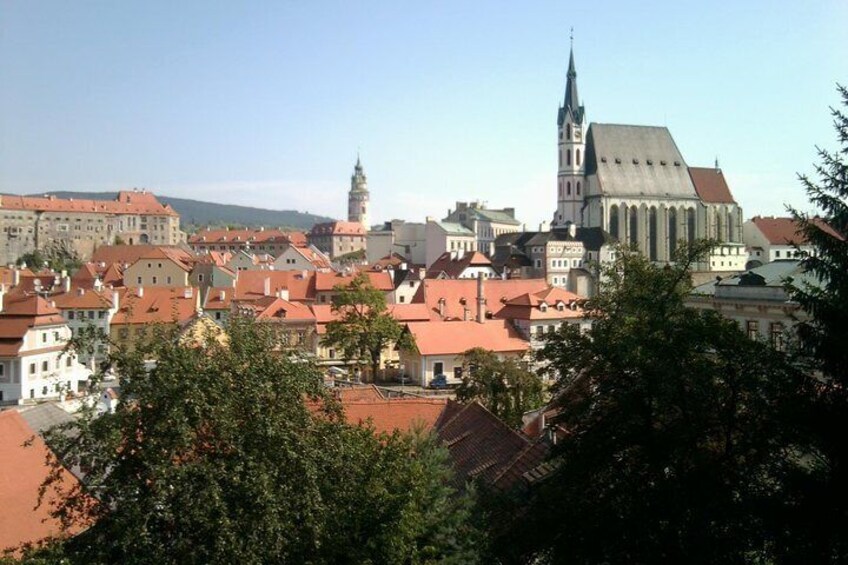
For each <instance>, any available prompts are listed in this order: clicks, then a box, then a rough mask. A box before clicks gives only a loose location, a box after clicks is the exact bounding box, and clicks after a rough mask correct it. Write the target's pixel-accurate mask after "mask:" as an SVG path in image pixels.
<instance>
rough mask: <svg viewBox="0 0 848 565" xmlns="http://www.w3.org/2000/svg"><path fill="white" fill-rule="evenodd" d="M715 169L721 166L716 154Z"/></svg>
mask: <svg viewBox="0 0 848 565" xmlns="http://www.w3.org/2000/svg"><path fill="white" fill-rule="evenodd" d="M715 169H716V170H717V171H718V170H719V168H718V155H716V160H715Z"/></svg>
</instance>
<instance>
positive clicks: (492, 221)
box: [443, 200, 521, 256]
mask: <svg viewBox="0 0 848 565" xmlns="http://www.w3.org/2000/svg"><path fill="white" fill-rule="evenodd" d="M443 221H445V222H454V223H458V224H461V225H463V226H465V227H466V228H468V229H470V230H471V231H472V232H474V233H475V234H476V236H477V245H476V249H477V251H479V252H480V253H484V254H486V255H489V256H491V255H492V254H493V253H494V252H495V248H494V242H495V238H497V237H498V236H499V235H501V234H504V233H512V232H517V231H520V230H521V222H519V221H518V220H516V219H515V208H503V209H499V210H498V209H493V208H487V207H486V203H485V202H481V201H479V200H478V201H474V202H457V203H456V209H455V210H453V211H451V210H448V215H447V217H445V218H444V220H443Z"/></svg>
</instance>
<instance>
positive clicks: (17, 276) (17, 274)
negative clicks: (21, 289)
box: [12, 263, 26, 286]
mask: <svg viewBox="0 0 848 565" xmlns="http://www.w3.org/2000/svg"><path fill="white" fill-rule="evenodd" d="M21 269H26V263H23V264H21V268H20V269H17V268H16V269H15V270H14V271H12V286H18V285H20V284H21Z"/></svg>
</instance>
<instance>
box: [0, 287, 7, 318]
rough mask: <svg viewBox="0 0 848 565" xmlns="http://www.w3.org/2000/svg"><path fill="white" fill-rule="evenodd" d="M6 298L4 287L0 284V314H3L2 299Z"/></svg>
mask: <svg viewBox="0 0 848 565" xmlns="http://www.w3.org/2000/svg"><path fill="white" fill-rule="evenodd" d="M5 297H6V285H4V284H0V312H3V299H4V298H5Z"/></svg>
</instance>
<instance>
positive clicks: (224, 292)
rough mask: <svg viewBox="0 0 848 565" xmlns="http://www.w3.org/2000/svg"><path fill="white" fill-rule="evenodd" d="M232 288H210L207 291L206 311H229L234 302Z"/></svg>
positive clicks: (204, 306)
mask: <svg viewBox="0 0 848 565" xmlns="http://www.w3.org/2000/svg"><path fill="white" fill-rule="evenodd" d="M234 292H235V291H234V290H233V289H232V288H221V287H210V288H209V290H207V291H206V302H205V303H204V304H203V309H204V310H229V309H230V306H231V305H232V301H233V293H234Z"/></svg>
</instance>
